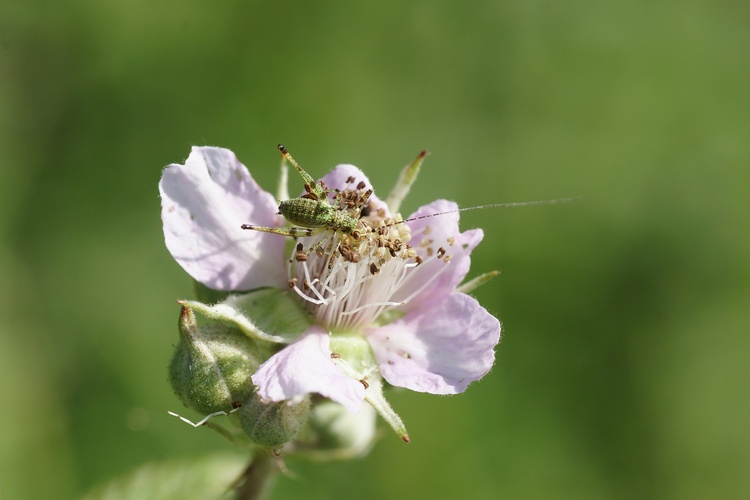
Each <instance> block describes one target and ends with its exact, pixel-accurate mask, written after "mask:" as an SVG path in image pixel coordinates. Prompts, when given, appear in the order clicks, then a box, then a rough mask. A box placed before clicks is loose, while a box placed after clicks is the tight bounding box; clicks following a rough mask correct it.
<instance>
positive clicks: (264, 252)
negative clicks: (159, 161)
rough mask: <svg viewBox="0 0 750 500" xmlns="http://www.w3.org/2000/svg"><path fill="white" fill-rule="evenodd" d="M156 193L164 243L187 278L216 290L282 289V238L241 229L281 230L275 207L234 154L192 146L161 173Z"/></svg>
mask: <svg viewBox="0 0 750 500" xmlns="http://www.w3.org/2000/svg"><path fill="white" fill-rule="evenodd" d="M159 192H160V193H161V200H162V211H161V214H162V222H163V226H164V240H165V242H166V245H167V248H168V249H169V251H170V253H171V254H172V256H173V257H174V258H175V260H176V261H177V262H178V263H179V264H180V265H181V266H182V268H183V269H184V270H185V271H186V272H187V273H188V274H189V275H190V276H192V277H193V278H194V279H196V280H197V281H199V282H201V283H203V284H204V285H206V286H208V287H209V288H213V289H215V290H250V289H253V288H258V287H261V286H275V287H283V286H284V283H285V282H286V278H285V271H284V267H283V261H284V244H285V238H284V237H283V236H280V235H276V234H268V233H261V232H258V231H247V230H243V229H241V228H240V226H241V225H242V224H256V225H259V226H279V225H281V224H282V222H283V220H282V219H281V217H277V216H276V215H275V214H276V212H277V203H276V201H275V200H274V199H273V197H272V196H271V195H270V194H268V193H266V192H265V191H263V190H262V189H261V188H260V186H258V184H257V183H256V182H255V181H254V180H253V178H252V177H251V176H250V174H249V173H248V171H247V168H245V166H244V165H242V163H240V162H239V161H238V160H237V157H236V156H235V155H234V153H232V152H231V151H229V150H228V149H223V148H214V147H193V149H192V151H191V153H190V156H189V157H188V159H187V160H186V161H185V164H184V165H178V164H172V165H169V166H168V167H167V168H165V169H164V172H163V173H162V177H161V181H160V182H159Z"/></svg>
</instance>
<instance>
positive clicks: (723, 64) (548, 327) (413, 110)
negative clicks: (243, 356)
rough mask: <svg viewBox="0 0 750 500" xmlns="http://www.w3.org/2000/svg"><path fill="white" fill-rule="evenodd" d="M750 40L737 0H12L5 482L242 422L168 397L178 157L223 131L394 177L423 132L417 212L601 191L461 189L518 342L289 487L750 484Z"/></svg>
mask: <svg viewBox="0 0 750 500" xmlns="http://www.w3.org/2000/svg"><path fill="white" fill-rule="evenodd" d="M748 54H750V4H748V3H747V2H741V1H732V0H727V1H723V2H710V1H708V0H696V1H689V2H680V1H676V0H667V1H663V2H650V1H644V0H637V1H630V2H625V1H619V2H600V1H595V0H577V1H573V2H551V1H538V0H510V1H505V2H498V1H494V2H488V1H475V2H462V3H459V2H449V1H443V0H437V1H436V0H417V1H411V2H395V1H386V2H377V3H375V2H371V3H364V2H361V3H352V4H347V3H344V2H331V1H322V2H314V5H313V3H311V5H306V4H305V3H302V2H288V1H281V2H257V1H254V2H243V1H224V2H196V1H185V0H180V1H176V0H166V1H160V2H151V1H144V0H130V1H128V2H125V1H92V0H88V1H86V0H81V1H75V0H69V1H60V2H42V1H39V0H10V2H8V1H6V2H3V3H2V4H0V176H1V178H0V231H1V236H0V237H1V238H2V239H1V240H0V243H1V244H0V380H2V382H1V383H0V398H2V399H1V400H2V411H0V496H1V497H2V498H9V499H11V498H12V499H15V498H53V497H54V498H63V499H64V498H75V497H77V496H79V495H81V494H82V493H83V492H85V491H87V490H89V489H90V488H92V487H93V486H95V485H97V484H101V483H103V482H105V481H107V480H108V479H110V478H112V477H114V476H118V475H122V474H124V473H126V472H128V471H130V470H132V469H134V468H135V467H136V466H137V465H139V464H141V463H144V462H146V461H154V460H171V459H183V458H189V457H200V456H203V455H205V454H206V453H210V452H216V451H221V450H229V449H231V448H232V447H231V445H230V444H229V443H227V442H226V441H224V440H223V439H222V438H221V437H220V436H218V435H216V434H214V433H212V432H210V431H208V430H206V429H193V428H190V427H189V426H187V425H184V424H181V423H180V422H178V421H177V420H176V419H174V418H172V417H169V416H168V415H167V414H166V412H167V410H176V411H181V412H183V411H184V409H183V408H182V406H181V404H180V403H179V402H178V401H177V399H176V398H175V397H174V396H173V395H172V393H171V390H170V388H169V386H168V383H167V381H166V366H167V364H168V362H169V359H170V356H171V350H172V346H173V345H174V344H175V342H176V340H177V331H176V320H177V314H178V307H177V304H176V303H175V299H177V298H185V297H190V296H191V294H192V292H191V284H190V280H189V279H188V277H187V276H186V275H185V274H184V273H183V272H182V271H181V269H180V268H179V267H178V266H177V264H175V263H174V262H173V261H172V259H171V257H170V255H169V253H168V252H167V251H166V249H165V248H164V245H163V237H162V233H161V224H160V218H159V198H158V192H157V182H158V180H159V176H160V172H161V169H162V168H163V166H165V165H167V164H168V163H171V162H182V161H183V160H184V159H185V158H186V157H187V155H188V153H189V150H190V146H191V145H206V144H208V145H217V146H224V147H228V148H231V149H233V150H234V151H235V152H236V153H237V155H238V156H239V158H240V159H241V160H242V161H243V162H244V163H245V164H246V165H248V167H249V168H250V170H251V172H252V174H253V176H255V178H256V179H258V180H259V182H260V183H261V185H263V186H264V187H266V188H267V189H269V190H273V189H274V187H275V183H276V179H277V167H278V163H279V154H278V151H277V150H276V144H277V143H279V142H283V143H284V144H285V145H286V146H287V147H288V148H289V150H290V151H291V152H292V154H294V155H295V157H296V158H297V159H298V160H299V161H300V162H301V163H302V165H303V166H304V167H305V168H307V169H308V170H309V171H310V172H311V173H312V174H313V175H314V176H320V175H323V174H324V173H326V172H327V171H328V169H330V168H331V167H332V166H333V165H335V164H336V163H343V162H348V163H354V164H356V165H358V166H360V167H361V168H363V169H364V170H365V172H366V173H367V174H368V175H369V176H370V179H371V180H372V181H373V184H374V185H375V187H376V189H378V188H379V192H380V194H381V195H385V194H387V192H388V190H389V189H390V187H391V186H392V185H393V182H394V181H395V179H396V176H397V174H398V171H399V169H400V168H401V167H402V166H403V165H405V164H406V163H407V162H409V161H411V160H412V159H413V158H414V156H415V155H416V154H417V153H418V152H419V151H420V150H421V149H423V148H427V149H428V150H429V151H430V153H431V155H430V156H429V157H428V158H427V162H426V163H425V166H424V169H423V171H422V175H421V177H420V179H419V181H418V183H417V185H416V186H415V187H414V189H413V191H412V193H411V195H410V197H409V198H408V199H407V201H406V204H405V206H404V207H403V208H404V212H406V213H408V212H411V211H412V210H414V209H416V208H417V207H418V206H419V205H421V204H424V203H427V202H429V201H431V200H433V199H436V198H441V197H445V198H449V199H453V200H455V201H457V202H458V203H459V204H461V205H462V206H469V205H475V204H482V203H492V202H509V201H523V200H536V199H549V198H562V197H568V196H581V197H582V201H581V202H579V203H577V204H574V205H562V206H545V207H530V208H522V209H499V210H484V211H477V212H469V213H466V214H464V215H463V217H462V221H463V227H464V228H470V227H483V228H484V230H485V234H486V236H485V240H484V242H483V244H482V245H480V246H479V247H478V249H477V250H476V251H475V253H474V257H475V258H474V261H473V268H472V273H471V276H475V275H477V274H479V273H481V272H485V271H488V270H491V269H498V270H500V271H501V272H502V274H501V275H500V277H499V278H497V279H495V280H494V281H492V282H490V283H489V284H487V285H485V286H484V287H483V288H481V289H480V290H479V291H478V292H477V293H476V296H477V297H478V298H479V300H480V301H481V302H482V303H483V304H484V306H485V307H487V309H488V310H490V311H491V312H493V313H495V314H496V315H497V316H498V317H499V318H500V319H501V320H502V321H503V324H504V335H505V336H504V339H503V341H502V343H501V345H500V346H499V348H498V350H497V364H496V366H495V368H494V369H493V370H492V372H491V373H490V374H489V375H488V376H487V377H486V378H485V379H484V380H482V381H481V382H479V383H476V384H474V385H473V386H471V387H470V388H469V390H468V391H467V392H466V393H465V394H463V395H460V396H455V397H443V398H440V397H436V396H428V395H422V394H414V393H409V392H398V393H394V394H393V395H392V398H391V399H392V403H393V405H394V407H395V408H396V410H397V411H398V412H399V413H400V414H401V416H402V417H403V418H404V420H405V421H406V424H407V426H408V428H409V431H410V434H411V437H412V443H411V444H409V445H406V444H404V443H402V442H401V441H400V440H399V439H398V438H396V437H395V436H394V435H391V434H386V435H385V437H384V438H383V439H382V440H381V441H380V442H379V444H378V445H377V446H376V448H375V449H374V451H373V452H372V454H371V455H370V456H369V457H367V458H366V459H364V460H361V461H354V462H345V463H332V464H325V465H316V464H310V463H307V462H303V461H291V462H290V463H289V466H290V467H291V468H292V470H293V471H294V472H295V473H296V474H297V475H298V476H299V479H298V480H293V479H288V478H281V480H280V481H279V483H278V485H277V489H276V493H277V497H276V498H285V499H295V498H305V499H326V498H354V497H356V498H360V499H368V498H373V499H374V498H417V497H422V498H428V497H429V498H459V497H460V498H492V497H506V498H522V497H523V498H550V497H555V498H635V497H639V498H681V499H682V498H708V497H714V498H741V497H744V498H747V497H748V496H750V474H747V471H748V470H750V428H749V427H748V425H747V424H748V422H750V401H749V399H748V394H749V389H750V362H748V358H749V356H748V354H750V336H749V335H748V333H750V329H749V328H748V327H749V326H750V321H749V320H750V286H749V284H750V280H749V279H748V278H749V276H748V275H749V274H750V258H749V257H750V252H749V251H748V250H750V234H749V232H748V222H749V216H750V98H749V97H748V95H749V90H750V63H749V62H748ZM292 179H293V180H294V182H298V181H299V179H296V178H294V177H292ZM299 186H300V187H301V182H300V183H299ZM184 412H185V414H187V415H190V416H191V417H195V416H196V415H192V414H190V413H189V412H187V411H184Z"/></svg>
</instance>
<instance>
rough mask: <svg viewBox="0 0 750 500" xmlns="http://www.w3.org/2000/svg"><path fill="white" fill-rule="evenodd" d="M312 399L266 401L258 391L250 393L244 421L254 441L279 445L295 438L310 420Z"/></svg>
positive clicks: (243, 425)
mask: <svg viewBox="0 0 750 500" xmlns="http://www.w3.org/2000/svg"><path fill="white" fill-rule="evenodd" d="M309 413H310V399H309V398H305V399H303V400H302V401H300V402H296V403H293V404H290V403H289V402H288V401H280V402H278V403H264V402H263V401H261V399H260V397H259V396H258V395H257V394H253V395H252V396H250V399H248V400H247V401H245V403H244V404H243V406H242V409H241V410H240V424H241V425H242V429H243V430H244V431H245V433H246V434H247V435H248V436H249V437H250V440H252V441H253V442H254V443H256V444H259V445H261V446H266V447H268V448H278V447H280V446H281V445H283V444H284V443H287V442H289V441H291V440H292V439H293V438H294V436H296V435H297V432H299V430H300V429H301V428H302V426H303V425H304V424H305V422H306V421H307V416H308V414H309Z"/></svg>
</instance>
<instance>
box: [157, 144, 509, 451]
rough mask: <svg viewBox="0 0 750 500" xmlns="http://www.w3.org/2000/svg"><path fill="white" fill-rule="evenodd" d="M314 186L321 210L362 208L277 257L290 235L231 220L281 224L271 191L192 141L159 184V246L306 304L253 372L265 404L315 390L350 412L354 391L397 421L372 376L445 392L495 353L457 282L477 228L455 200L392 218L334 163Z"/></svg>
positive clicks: (209, 280)
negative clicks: (467, 226) (282, 342)
mask: <svg viewBox="0 0 750 500" xmlns="http://www.w3.org/2000/svg"><path fill="white" fill-rule="evenodd" d="M418 160H419V163H421V156H420V158H418ZM412 166H414V164H412ZM407 168H408V167H407ZM417 168H418V165H417ZM412 177H413V176H412ZM402 178H403V177H402ZM320 185H321V186H325V188H326V189H327V190H328V192H329V193H330V197H329V198H330V199H329V200H328V202H329V204H330V210H331V211H333V212H336V213H338V212H340V211H342V210H344V209H345V208H348V207H352V206H354V207H358V205H359V204H361V205H364V206H363V207H360V208H363V210H362V213H361V216H360V217H359V219H358V220H357V230H356V231H353V232H350V233H348V234H344V233H343V232H341V231H338V232H334V231H332V230H330V229H327V230H324V231H322V232H321V233H320V234H317V235H314V236H311V237H307V238H299V240H298V243H297V245H296V247H294V248H293V249H292V250H291V252H290V253H287V252H285V250H284V248H285V245H286V242H287V241H290V238H285V237H284V236H282V235H280V234H273V233H272V232H267V231H266V232H261V231H243V230H242V229H241V228H240V226H241V225H242V224H245V223H248V222H249V223H252V224H254V225H255V224H257V225H263V226H266V227H267V228H283V226H284V222H285V221H284V219H283V217H281V216H280V215H279V214H277V206H276V203H275V201H274V199H273V197H272V196H271V195H270V194H268V193H266V192H265V191H263V190H262V189H261V188H260V187H259V186H258V184H257V183H256V182H255V181H254V180H253V178H252V177H251V176H250V174H249V172H248V171H247V169H246V168H245V166H244V165H242V164H241V163H240V162H239V161H238V160H237V158H236V156H235V155H234V153H232V152H231V151H229V150H227V149H222V148H215V147H194V148H193V150H192V152H191V154H190V156H189V157H188V159H187V160H186V162H185V164H183V165H179V164H172V165H169V166H168V167H167V168H166V169H165V170H164V172H163V175H162V179H161V182H160V183H159V188H160V193H161V198H162V221H163V225H164V235H165V242H166V245H167V248H168V249H169V251H170V252H171V254H172V256H173V257H174V258H175V260H176V261H177V262H178V263H179V264H180V265H181V266H182V267H183V269H184V270H185V271H186V272H187V273H188V274H189V275H190V276H192V277H193V278H194V279H195V280H196V281H198V282H200V283H202V284H204V285H205V286H207V287H209V288H211V289H214V290H222V291H228V292H243V291H248V290H253V289H256V288H260V287H275V288H279V289H291V290H292V292H293V293H294V294H295V296H296V297H297V300H298V301H299V303H300V304H301V305H302V307H304V308H305V309H306V310H307V311H308V313H309V315H310V317H311V319H312V326H310V328H308V330H307V331H305V332H304V333H303V334H302V335H300V336H299V337H298V338H296V339H295V340H294V341H291V342H290V343H289V345H287V346H286V347H284V348H283V349H281V350H279V351H278V352H277V353H276V354H274V355H273V356H271V357H270V358H269V359H267V360H266V361H265V362H264V363H263V364H262V365H261V366H260V367H259V368H258V370H257V371H256V372H255V373H254V374H253V376H252V383H253V384H254V385H255V386H256V387H257V391H258V394H259V396H260V397H261V398H262V399H263V400H264V401H268V402H278V401H285V400H286V401H290V402H292V403H293V402H296V401H301V400H302V399H303V398H305V397H306V396H307V395H308V394H311V393H318V394H321V395H322V396H324V397H327V398H329V399H331V400H333V401H336V402H338V403H340V404H342V405H343V406H345V407H346V408H348V409H349V410H351V411H352V412H354V413H356V412H357V411H358V410H359V409H360V407H361V405H362V402H363V401H364V400H367V401H368V402H370V403H371V404H372V405H373V406H374V407H375V408H376V409H377V410H378V411H379V412H380V413H381V415H383V416H384V417H385V418H386V419H387V420H389V423H391V425H393V426H394V428H396V427H397V426H398V425H400V420H398V417H397V416H395V413H392V410H390V406H389V405H388V404H387V402H385V400H384V399H383V398H382V397H381V394H382V393H381V392H380V388H381V386H382V384H381V377H382V378H383V379H385V380H386V381H387V382H388V383H389V384H391V385H394V386H399V387H405V388H408V389H412V390H414V391H418V392H428V393H432V394H456V393H460V392H463V391H464V390H465V389H466V387H467V386H468V385H469V384H470V383H471V382H473V381H475V380H478V379H480V378H481V377H482V376H484V375H485V374H486V373H487V372H488V371H489V370H490V368H491V367H492V365H493V363H494V347H495V345H496V344H497V343H498V341H499V340H500V322H499V321H498V320H497V319H496V318H495V317H493V316H492V315H491V314H489V313H488V312H487V311H486V310H485V309H484V308H483V307H482V306H481V305H480V304H479V303H478V302H477V301H476V300H475V299H474V298H473V297H470V296H469V295H466V294H465V293H462V292H460V291H458V290H457V287H458V286H459V285H460V283H461V282H462V281H463V280H464V278H465V276H466V274H467V273H468V271H469V267H470V254H471V252H472V250H473V249H474V248H475V247H476V246H477V245H478V244H479V242H480V241H481V240H482V237H483V233H482V230H481V229H473V230H469V231H465V232H463V233H462V232H460V231H459V228H458V221H459V215H458V212H457V208H458V207H457V205H456V204H455V203H453V202H449V201H445V200H438V201H435V202H433V203H430V204H429V205H426V206H423V207H421V208H420V209H419V210H418V211H417V212H415V213H414V214H412V215H411V216H410V217H408V218H407V219H406V220H403V219H401V218H400V216H399V215H398V214H397V213H391V209H390V208H389V204H388V203H386V202H384V201H382V200H381V199H379V198H378V197H377V196H376V195H375V194H372V187H371V184H370V181H369V180H368V179H367V177H366V176H365V175H364V174H363V173H362V171H360V170H359V169H358V168H356V167H354V166H353V165H338V166H337V167H335V168H334V169H333V171H332V172H330V173H329V174H328V175H326V176H325V177H323V179H322V180H321V184H320ZM397 189H400V191H401V192H402V193H405V191H407V190H408V186H397ZM308 198H309V197H308ZM313 198H315V197H313ZM394 199H396V200H398V196H396V197H391V198H389V200H394ZM318 201H321V200H318ZM399 202H400V200H398V201H396V202H392V203H391V205H398V203H399ZM321 203H322V201H321ZM394 208H395V207H394ZM395 209H397V208H395ZM446 212H447V213H446ZM347 213H348V212H347ZM433 214H439V215H436V216H432V215H433ZM278 232H283V229H280V230H279V231H278ZM290 254H291V255H290ZM389 415H390V416H389ZM393 419H395V420H393ZM402 437H404V438H405V431H404V432H403V433H402ZM405 439H406V438H405Z"/></svg>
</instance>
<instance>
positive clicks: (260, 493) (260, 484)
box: [234, 450, 279, 500]
mask: <svg viewBox="0 0 750 500" xmlns="http://www.w3.org/2000/svg"><path fill="white" fill-rule="evenodd" d="M278 470H279V468H278V466H277V465H276V462H275V459H274V456H273V455H272V454H271V453H270V452H267V451H260V450H259V451H258V452H257V453H256V454H255V456H254V457H253V460H252V462H250V465H248V466H247V468H246V469H245V472H244V473H243V474H242V478H241V480H240V483H239V484H238V485H237V487H236V488H235V490H234V491H235V494H236V498H237V500H261V499H264V498H268V497H269V495H270V493H271V487H272V486H273V482H274V479H275V478H276V473H277V472H278Z"/></svg>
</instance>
